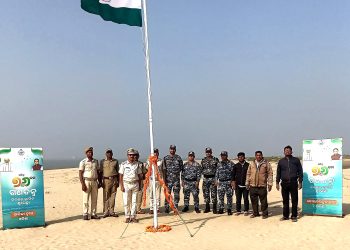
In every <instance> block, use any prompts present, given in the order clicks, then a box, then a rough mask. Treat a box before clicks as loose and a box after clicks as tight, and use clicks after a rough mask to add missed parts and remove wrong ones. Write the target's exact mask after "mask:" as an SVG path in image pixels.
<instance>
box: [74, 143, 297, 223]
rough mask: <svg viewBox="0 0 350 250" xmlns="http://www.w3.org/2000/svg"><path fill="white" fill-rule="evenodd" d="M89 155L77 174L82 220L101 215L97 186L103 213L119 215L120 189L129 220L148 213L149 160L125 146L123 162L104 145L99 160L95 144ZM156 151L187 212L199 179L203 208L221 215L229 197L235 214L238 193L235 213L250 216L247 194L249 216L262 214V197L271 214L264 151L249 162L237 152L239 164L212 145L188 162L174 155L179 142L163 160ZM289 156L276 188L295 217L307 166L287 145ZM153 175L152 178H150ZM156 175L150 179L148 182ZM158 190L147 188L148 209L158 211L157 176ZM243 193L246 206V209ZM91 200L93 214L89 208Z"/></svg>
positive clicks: (265, 209) (280, 168)
mask: <svg viewBox="0 0 350 250" xmlns="http://www.w3.org/2000/svg"><path fill="white" fill-rule="evenodd" d="M85 154H86V158H85V159H83V160H82V161H81V162H80V164H79V177H80V182H81V185H82V191H83V219H84V220H88V219H90V218H91V219H100V217H99V216H98V215H97V214H96V205H97V193H98V188H100V187H103V217H104V218H105V217H109V216H114V217H118V215H117V214H116V213H115V212H114V204H115V196H116V192H117V188H118V187H120V190H121V191H122V192H123V202H124V211H125V217H126V220H125V222H127V223H128V222H138V220H137V219H136V214H142V213H144V212H143V211H142V210H141V204H142V197H143V193H142V191H143V182H144V180H145V176H146V173H147V171H148V168H149V167H150V165H151V164H150V163H149V162H146V163H143V162H140V161H139V153H138V151H137V150H135V149H133V148H130V149H128V150H127V157H128V159H127V160H126V161H124V162H122V163H121V164H118V160H117V159H114V158H113V152H112V150H111V149H107V150H106V158H105V159H103V160H101V161H100V164H99V163H98V161H97V160H96V159H94V158H93V148H92V147H88V148H86V149H85ZM154 155H156V156H157V157H158V161H157V166H158V170H159V174H160V175H159V176H160V178H162V179H163V181H164V183H165V185H166V186H167V188H168V191H169V192H170V193H172V194H173V197H174V199H173V200H174V206H175V208H176V209H178V204H179V201H180V190H181V187H182V189H183V194H184V207H183V209H182V212H187V211H189V201H190V195H191V194H192V196H193V200H194V210H195V212H196V213H200V212H201V211H200V209H199V183H200V180H201V178H203V181H202V192H203V197H204V202H205V210H204V213H209V212H211V211H212V212H213V213H214V214H223V213H224V208H225V203H224V198H225V196H226V200H227V204H226V212H227V214H228V215H232V214H233V210H232V198H233V194H234V193H235V194H236V211H235V214H236V215H240V214H242V213H243V214H244V215H245V216H248V215H249V212H248V211H249V197H250V201H251V204H252V210H253V213H252V214H251V215H250V217H251V218H255V217H258V216H260V213H259V200H260V203H261V213H262V218H263V219H266V218H268V201H267V194H268V192H270V191H271V190H272V186H273V170H272V168H271V165H270V163H269V162H268V161H267V160H265V159H264V157H263V153H262V152H261V151H256V152H255V160H254V161H251V162H248V161H246V159H245V153H243V152H240V153H238V154H237V158H238V162H237V163H236V164H235V163H234V162H232V161H231V160H229V159H228V153H227V151H222V152H221V154H220V158H221V159H220V160H219V159H218V158H216V157H214V156H213V155H212V149H211V148H206V149H205V157H204V158H203V159H202V160H201V162H200V163H199V162H197V161H196V160H195V153H194V152H193V151H190V152H189V153H188V158H187V161H186V162H185V163H184V162H183V160H182V158H181V157H180V156H179V155H177V154H176V146H175V145H170V147H169V154H168V155H166V156H165V157H164V158H163V159H161V158H159V150H158V149H154ZM284 155H285V157H284V158H282V159H281V160H280V161H279V162H278V165H277V176H276V188H277V190H280V186H281V193H282V198H283V217H282V218H281V220H288V219H289V214H290V211H289V197H290V196H291V199H292V216H291V219H292V221H294V222H295V221H297V206H298V189H301V188H302V181H303V179H302V178H303V170H302V165H301V163H300V160H299V159H298V158H296V157H293V156H292V148H291V147H290V146H286V147H285V148H284ZM151 178H152V177H151ZM152 181H153V180H152V179H151V180H150V182H152ZM155 181H156V182H155V184H156V189H155V190H156V193H155V194H154V193H153V189H152V187H150V188H149V189H148V190H149V200H150V204H149V205H150V213H153V208H154V207H155V208H156V209H157V212H160V211H159V207H160V197H161V186H160V182H159V180H157V179H156V180H155ZM242 198H243V203H244V206H243V211H242V204H241V203H242V202H241V201H242ZM90 199H91V217H89V207H90V205H89V204H90ZM164 206H165V210H164V212H165V213H169V212H170V206H169V203H168V201H167V200H165V202H164Z"/></svg>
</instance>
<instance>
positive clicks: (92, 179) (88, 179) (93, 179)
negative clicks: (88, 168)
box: [84, 177, 97, 181]
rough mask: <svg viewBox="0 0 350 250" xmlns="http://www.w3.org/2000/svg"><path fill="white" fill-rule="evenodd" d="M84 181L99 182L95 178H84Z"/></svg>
mask: <svg viewBox="0 0 350 250" xmlns="http://www.w3.org/2000/svg"><path fill="white" fill-rule="evenodd" d="M84 180H86V181H97V179H95V178H87V177H84Z"/></svg>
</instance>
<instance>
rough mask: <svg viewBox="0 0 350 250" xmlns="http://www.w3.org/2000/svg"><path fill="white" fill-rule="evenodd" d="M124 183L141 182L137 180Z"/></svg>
mask: <svg viewBox="0 0 350 250" xmlns="http://www.w3.org/2000/svg"><path fill="white" fill-rule="evenodd" d="M123 182H125V183H137V182H139V180H136V181H123Z"/></svg>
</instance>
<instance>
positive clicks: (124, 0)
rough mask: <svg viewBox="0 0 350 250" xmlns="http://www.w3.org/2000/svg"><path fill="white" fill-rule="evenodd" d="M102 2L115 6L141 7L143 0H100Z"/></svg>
mask: <svg viewBox="0 0 350 250" xmlns="http://www.w3.org/2000/svg"><path fill="white" fill-rule="evenodd" d="M99 1H100V3H101V4H108V5H109V6H111V7H114V8H131V9H141V0H99Z"/></svg>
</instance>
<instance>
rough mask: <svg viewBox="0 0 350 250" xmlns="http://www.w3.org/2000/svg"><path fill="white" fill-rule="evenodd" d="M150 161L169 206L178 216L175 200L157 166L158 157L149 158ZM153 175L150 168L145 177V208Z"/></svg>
mask: <svg viewBox="0 0 350 250" xmlns="http://www.w3.org/2000/svg"><path fill="white" fill-rule="evenodd" d="M148 160H149V163H150V164H151V165H152V166H153V169H154V173H155V176H156V179H157V180H158V181H159V184H160V185H161V186H162V188H163V190H164V196H165V199H166V200H167V202H168V203H169V206H170V208H171V210H173V211H174V214H175V215H178V214H179V211H178V210H177V208H176V207H175V205H174V200H173V197H172V196H171V194H170V191H169V188H168V187H167V185H165V182H164V180H163V179H162V177H161V176H160V174H159V170H158V165H157V161H158V157H157V156H152V155H151V156H150V157H149V158H148ZM151 174H152V168H149V169H148V172H147V174H146V176H145V182H144V186H143V204H142V205H143V206H144V207H145V206H146V191H147V187H148V186H149V183H150V177H151Z"/></svg>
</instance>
